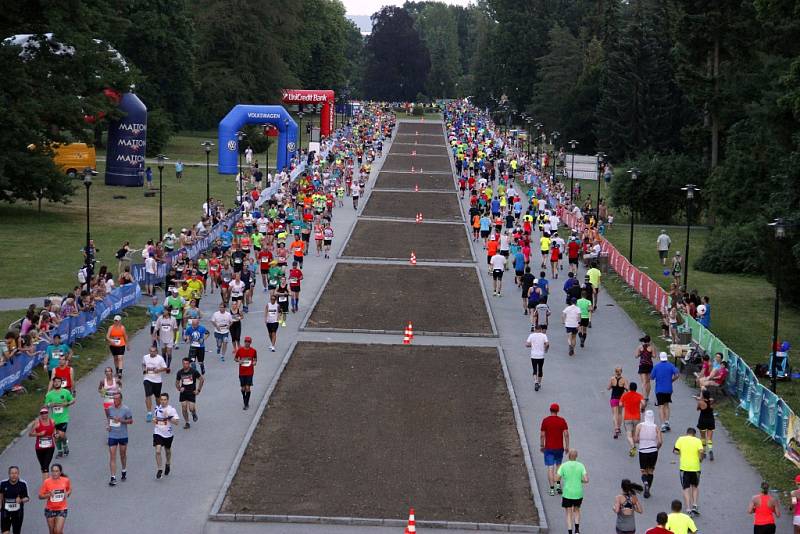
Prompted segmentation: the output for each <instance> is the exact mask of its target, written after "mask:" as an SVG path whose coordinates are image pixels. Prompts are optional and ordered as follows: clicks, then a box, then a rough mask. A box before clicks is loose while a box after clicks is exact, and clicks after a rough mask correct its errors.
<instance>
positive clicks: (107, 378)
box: [0, 105, 395, 534]
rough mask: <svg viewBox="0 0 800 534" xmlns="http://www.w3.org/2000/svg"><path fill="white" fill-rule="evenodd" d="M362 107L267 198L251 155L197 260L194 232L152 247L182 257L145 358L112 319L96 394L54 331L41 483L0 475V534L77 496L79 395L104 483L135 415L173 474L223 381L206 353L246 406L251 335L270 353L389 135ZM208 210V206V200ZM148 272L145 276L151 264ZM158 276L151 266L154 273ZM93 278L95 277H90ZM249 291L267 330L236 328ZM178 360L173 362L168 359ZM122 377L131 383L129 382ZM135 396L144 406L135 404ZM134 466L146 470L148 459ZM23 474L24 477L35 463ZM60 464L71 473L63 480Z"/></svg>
mask: <svg viewBox="0 0 800 534" xmlns="http://www.w3.org/2000/svg"><path fill="white" fill-rule="evenodd" d="M361 109H362V111H360V112H359V113H358V114H357V115H355V117H354V118H353V119H351V120H350V121H349V123H348V124H347V125H346V126H345V127H344V128H343V129H342V130H341V131H340V135H337V136H336V137H334V138H333V139H331V140H327V141H325V142H324V143H323V150H322V153H321V154H320V153H317V154H311V155H304V157H305V156H307V158H308V160H307V161H308V165H307V167H306V170H305V172H303V173H302V174H301V175H300V176H299V177H297V179H295V180H290V179H289V175H288V173H285V172H283V173H279V174H277V175H276V176H275V179H276V180H278V181H279V183H280V187H279V190H278V191H277V193H275V194H274V195H272V196H271V197H269V198H266V197H262V195H261V192H262V191H263V190H264V187H263V186H264V185H269V184H268V183H266V184H265V182H268V180H263V179H260V178H259V177H263V175H262V174H261V173H260V171H258V167H257V162H256V161H254V160H252V159H251V158H250V157H248V164H247V168H246V169H245V170H244V172H243V173H242V175H241V176H237V178H236V181H237V183H236V187H237V191H238V188H239V183H238V182H239V180H242V181H244V182H247V191H248V193H247V195H245V197H244V199H243V201H242V202H241V208H242V216H241V218H239V220H237V222H236V223H235V224H234V225H233V227H231V228H228V227H225V228H224V229H223V231H222V234H221V235H220V237H219V238H218V239H217V240H216V241H215V242H214V243H213V245H212V246H211V248H210V249H209V250H207V251H204V252H203V253H202V254H200V256H199V257H197V258H190V257H189V256H188V255H187V254H186V253H185V248H186V247H187V246H188V243H190V242H191V239H192V238H191V237H189V240H188V241H187V236H194V235H195V231H196V230H197V229H194V230H193V231H192V232H189V231H187V230H185V229H184V230H183V231H182V232H181V236H180V237H178V236H176V235H175V234H174V233H173V232H172V229H171V228H170V229H168V231H167V233H166V234H165V236H164V237H163V239H162V240H161V241H160V242H158V243H152V242H150V243H148V245H147V246H146V247H145V249H144V250H143V257H144V258H145V261H146V262H147V261H148V260H152V261H153V262H156V261H159V260H158V255H159V254H162V253H163V251H165V250H167V249H171V250H167V251H169V252H171V251H173V250H174V251H177V252H178V254H177V256H176V257H175V259H174V260H173V261H172V262H171V265H170V266H169V271H168V274H167V277H166V280H164V281H163V282H160V283H157V282H158V281H157V280H156V278H155V276H153V277H152V278H148V280H147V283H146V286H147V287H146V291H147V292H148V293H149V294H150V295H149V296H148V298H149V299H150V302H149V305H148V306H147V313H148V315H149V318H150V334H151V343H150V346H149V348H148V351H147V353H146V354H144V355H139V354H133V353H131V348H130V347H131V338H130V337H129V333H128V331H127V330H126V329H125V326H124V323H123V318H122V317H121V316H119V315H117V316H115V317H113V323H112V324H111V326H110V327H109V328H108V329H107V331H106V335H105V341H106V343H107V346H108V352H109V355H110V356H111V359H112V362H113V363H112V365H113V367H111V366H109V367H106V368H105V370H104V375H103V378H102V379H101V380H100V382H99V384H98V385H97V390H96V393H94V392H89V391H80V392H78V391H77V384H76V381H75V375H74V372H73V369H72V366H71V363H72V358H73V350H72V348H71V347H70V346H69V345H67V344H66V343H63V342H62V340H61V339H60V338H59V337H58V336H54V337H52V339H51V340H50V343H49V345H48V347H47V351H46V352H47V353H46V357H45V362H44V368H45V370H46V372H47V373H48V376H50V377H51V379H50V382H49V385H48V391H47V393H46V395H45V396H44V398H43V404H42V406H41V409H40V411H39V417H38V418H37V419H36V420H35V421H34V422H33V423H32V424H31V426H30V431H29V432H28V436H29V437H30V438H31V439H32V446H31V447H32V449H33V450H32V451H31V458H34V457H35V458H36V460H37V463H38V467H39V470H40V472H41V477H42V480H41V484H40V485H39V487H38V489H37V488H30V489H29V488H28V483H27V482H25V480H23V479H22V478H21V474H22V473H21V471H22V470H23V467H24V466H12V467H10V468H9V469H8V479H6V480H3V481H2V482H0V502H2V509H1V510H2V511H1V512H0V522H1V524H0V533H3V534H4V533H6V532H13V533H14V534H18V533H19V532H21V530H22V523H23V520H24V512H25V505H26V503H28V502H29V500H30V496H36V497H38V498H39V499H41V500H43V501H45V508H44V515H45V518H46V521H47V526H48V529H49V531H50V532H51V534H60V533H61V532H63V530H64V525H65V521H66V519H67V515H68V511H69V506H68V502H69V499H70V497H71V495H72V485H71V481H70V477H81V473H79V472H75V470H74V469H70V466H69V455H70V444H69V438H68V434H67V433H68V429H69V424H70V409H71V407H72V406H73V405H74V404H75V402H76V397H77V395H79V394H80V395H97V405H98V409H97V413H96V418H97V424H98V425H102V426H103V428H104V429H105V433H106V435H107V440H106V443H105V446H106V449H107V451H108V453H107V454H108V469H109V478H108V485H109V486H111V487H114V486H117V485H118V484H119V483H122V482H125V481H126V480H127V478H128V462H127V458H128V454H127V453H128V447H129V434H128V427H129V426H130V425H131V424H134V421H137V422H138V421H141V420H144V423H145V424H148V425H152V429H153V431H152V447H153V450H154V455H155V471H154V472H155V476H154V478H155V479H156V480H159V479H162V478H163V477H167V476H170V473H171V471H172V452H173V441H174V438H175V436H176V429H177V427H178V426H180V425H181V423H182V429H183V430H184V431H189V430H190V429H191V426H192V424H195V423H197V422H198V421H199V419H200V417H199V414H200V409H199V403H200V399H201V398H202V393H203V391H204V389H206V388H208V387H212V388H213V387H219V386H218V384H219V382H220V381H221V380H220V379H219V378H217V376H211V375H210V374H207V372H206V371H207V369H206V354H207V353H208V354H213V355H214V357H216V358H218V360H219V363H220V364H222V365H224V362H225V361H226V357H228V356H229V350H230V355H231V356H233V361H234V365H233V367H235V370H231V372H236V373H237V375H238V378H239V390H240V393H241V399H242V403H241V406H242V409H243V410H248V409H249V407H250V397H251V393H252V387H253V376H254V370H255V367H256V365H257V363H258V357H259V356H258V354H257V351H256V350H255V348H253V346H252V342H253V337H256V336H263V338H261V339H267V340H268V343H269V349H270V350H271V351H273V352H274V351H276V350H277V349H276V345H277V338H278V333H279V330H280V328H281V327H282V326H286V325H287V323H288V322H289V321H290V320H291V317H292V316H293V315H294V314H296V313H297V312H298V311H300V294H301V287H302V283H303V268H304V266H305V265H306V264H307V262H309V261H325V260H327V259H328V258H330V250H331V244H332V241H333V239H334V237H335V234H334V231H333V227H332V226H331V219H332V217H333V213H334V211H335V210H337V209H345V203H346V200H348V199H346V197H349V201H348V202H347V204H348V207H347V208H346V209H349V205H350V203H352V208H354V209H355V208H357V207H358V199H359V198H360V197H361V196H363V193H364V187H365V184H366V181H367V179H368V177H369V173H370V170H371V165H372V162H373V161H374V160H375V158H377V157H380V156H381V155H382V152H383V143H384V142H385V140H387V139H388V138H389V137H391V134H392V131H393V130H394V127H395V116H394V114H393V113H390V112H385V111H383V110H382V109H381V108H380V107H378V106H373V105H369V106H365V107H362V108H361ZM242 186H243V187H244V183H243V184H242ZM221 206H222V205H221V204H220V203H216V202H215V203H214V205H213V206H211V208H212V211H213V212H214V213H219V214H220V215H221V214H222V213H221V212H220V209H221ZM203 209H204V213H205V212H206V211H207V210H208V206H204V207H203ZM206 220H207V219H206V218H204V221H206ZM201 223H202V221H201ZM125 247H127V248H125ZM125 247H123V248H125V254H123V256H127V255H128V254H129V253H130V252H131V249H130V247H129V246H128V244H126V245H125ZM162 259H163V257H162ZM120 269H121V270H122V272H123V273H124V272H129V270H130V267H129V265H120ZM148 272H151V271H150V269H149V267H148ZM155 272H156V271H155V270H154V269H153V270H152V273H153V274H155ZM95 277H96V275H91V276H89V279H90V280H91V279H94V278H95ZM162 291H163V294H160V292H162ZM256 291H262V292H263V293H264V294H265V295H266V298H267V303H266V305H265V307H264V310H263V317H264V327H263V329H255V330H254V331H252V332H250V333H247V334H246V335H243V334H245V333H244V332H243V330H244V328H243V326H242V322H243V319H244V318H245V316H246V315H247V314H248V313H250V307H251V306H252V305H253V302H254V298H253V297H254V294H255V292H256ZM206 299H213V300H214V301H216V303H217V305H216V308H217V309H216V311H214V312H213V313H211V314H210V316H206V315H205V314H204V313H203V311H201V308H200V302H201V301H202V300H206ZM212 335H213V344H212V342H211V341H210V340H211V337H212ZM184 349H185V350H184ZM173 359H176V360H178V361H177V362H175V363H173ZM126 363H127V367H126ZM139 372H141V386H138V385H133V384H138V383H139V379H138V378H136V376H138V373H139ZM128 381H130V382H131V384H132V386H131V387H127V382H128ZM123 388H124V389H125V391H126V396H125V397H123ZM142 396H143V397H144V398H143V400H142V401H137V402H136V403H134V402H133V401H132V400H131V399H133V398H136V397H138V398H139V399H141V397H142ZM139 402H141V404H139ZM179 440H180V438H179ZM130 445H131V446H144V444H141V443H130ZM100 450H101V449H100V448H99V444H98V452H100ZM54 459H55V460H56V462H57V463H54V462H53V461H54ZM62 466H63V467H62ZM135 469H137V470H143V469H144V466H136V467H135ZM25 470H26V471H28V473H27V474H28V476H30V474H31V473H30V471H32V468H31V469H28V468H25ZM65 471H69V474H70V477H67V475H66V474H65Z"/></svg>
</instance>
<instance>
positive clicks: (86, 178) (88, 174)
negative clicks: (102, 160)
mask: <svg viewBox="0 0 800 534" xmlns="http://www.w3.org/2000/svg"><path fill="white" fill-rule="evenodd" d="M92 176H97V171H96V170H94V169H92V168H91V167H86V168H85V169H83V185H85V186H86V189H89V188H90V187H91V186H92Z"/></svg>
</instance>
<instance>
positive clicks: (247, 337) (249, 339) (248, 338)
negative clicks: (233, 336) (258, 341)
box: [244, 336, 253, 341]
mask: <svg viewBox="0 0 800 534" xmlns="http://www.w3.org/2000/svg"><path fill="white" fill-rule="evenodd" d="M244 340H245V341H253V338H252V337H250V336H245V337H244Z"/></svg>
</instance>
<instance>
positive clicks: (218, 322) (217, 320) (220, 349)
mask: <svg viewBox="0 0 800 534" xmlns="http://www.w3.org/2000/svg"><path fill="white" fill-rule="evenodd" d="M231 323H233V316H232V315H231V313H230V312H229V311H228V310H226V309H225V304H224V303H220V305H219V310H217V311H215V312H214V315H212V316H211V324H212V325H214V340H215V341H216V344H217V356H219V360H220V361H221V362H224V361H225V354H226V352H227V350H228V338H229V337H230V327H231Z"/></svg>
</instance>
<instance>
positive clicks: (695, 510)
mask: <svg viewBox="0 0 800 534" xmlns="http://www.w3.org/2000/svg"><path fill="white" fill-rule="evenodd" d="M689 513H690V514H694V515H700V510H698V509H697V505H696V504H695V505H694V506H692V509H691V510H690V511H689Z"/></svg>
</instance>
